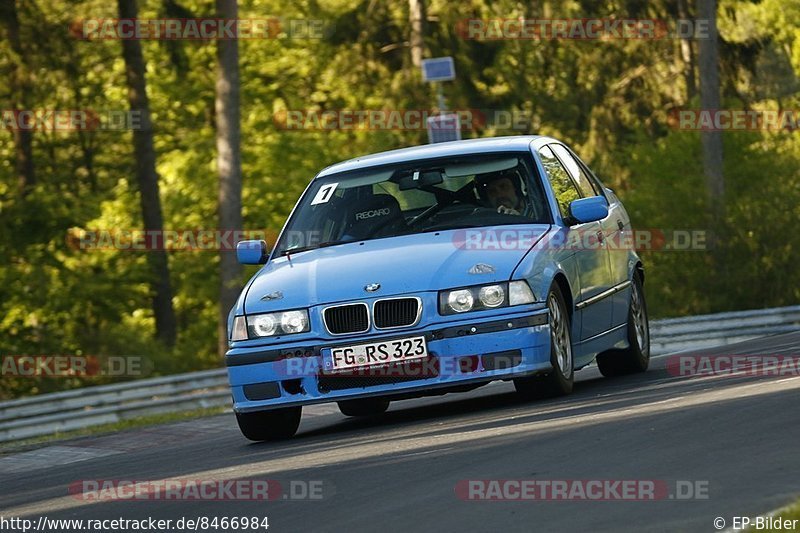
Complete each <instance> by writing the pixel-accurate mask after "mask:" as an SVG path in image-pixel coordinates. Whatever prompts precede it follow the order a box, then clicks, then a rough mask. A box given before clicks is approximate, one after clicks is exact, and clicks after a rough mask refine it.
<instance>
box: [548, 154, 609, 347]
mask: <svg viewBox="0 0 800 533" xmlns="http://www.w3.org/2000/svg"><path fill="white" fill-rule="evenodd" d="M539 157H540V158H541V161H542V165H543V166H544V169H545V172H546V173H547V179H548V181H549V182H550V186H551V188H552V190H553V194H554V195H555V199H556V203H557V204H558V211H559V214H560V215H561V223H562V224H563V225H566V223H565V222H564V221H565V220H569V219H570V212H569V204H570V203H571V202H572V201H573V200H577V199H578V198H581V197H583V196H584V194H583V193H582V192H581V191H580V188H579V187H578V186H577V185H576V183H575V181H574V180H573V178H572V177H571V176H570V174H569V172H568V171H567V170H566V168H565V166H564V165H563V164H562V163H561V161H560V160H559V159H558V158H557V157H556V155H555V153H554V152H553V149H552V148H551V147H550V145H546V146H543V147H542V148H540V149H539ZM566 231H567V236H566V244H565V246H567V247H568V249H570V250H574V252H575V259H576V264H577V266H578V279H579V280H580V292H579V294H580V296H579V298H577V299H576V301H575V308H576V310H577V311H578V312H579V313H580V315H581V334H580V337H581V340H585V339H588V338H591V337H594V336H595V335H599V334H600V333H603V332H605V331H608V330H609V329H611V311H612V303H611V298H608V297H606V294H608V292H609V290H610V289H611V272H610V265H609V260H608V251H607V249H606V247H605V239H604V236H603V229H602V226H601V224H600V223H599V222H589V223H585V224H575V225H572V226H569V227H568V228H567V229H566Z"/></svg>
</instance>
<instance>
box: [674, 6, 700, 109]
mask: <svg viewBox="0 0 800 533" xmlns="http://www.w3.org/2000/svg"><path fill="white" fill-rule="evenodd" d="M687 1H688V0H678V18H679V19H681V20H689V6H688V5H687ZM679 41H680V42H679V45H680V50H681V61H682V62H683V80H684V83H686V102H691V101H692V100H693V99H694V97H695V95H697V81H696V80H695V76H694V68H695V65H694V50H693V49H692V37H691V36H689V35H682V36H681V38H680V40H679Z"/></svg>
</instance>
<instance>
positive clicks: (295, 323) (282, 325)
mask: <svg viewBox="0 0 800 533" xmlns="http://www.w3.org/2000/svg"><path fill="white" fill-rule="evenodd" d="M236 318H239V317H236ZM235 326H236V324H235V319H234V331H235V329H236V327H235ZM310 329H311V328H310V327H309V323H308V311H307V310H305V309H296V310H294V311H279V312H277V313H265V314H262V315H250V316H248V317H247V333H248V336H247V337H245V338H250V339H254V338H259V337H274V336H276V335H290V334H292V333H305V332H306V331H309V330H310ZM231 340H243V339H237V338H232V339H231Z"/></svg>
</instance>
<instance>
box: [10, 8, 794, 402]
mask: <svg viewBox="0 0 800 533" xmlns="http://www.w3.org/2000/svg"><path fill="white" fill-rule="evenodd" d="M139 4H140V16H141V17H142V18H153V17H159V16H175V17H200V16H210V15H213V9H214V6H213V2H211V1H210V0H179V1H172V0H171V1H169V2H164V1H162V0H140V1H139ZM239 4H240V17H241V18H267V17H281V18H282V19H283V20H284V21H288V20H292V19H303V18H313V19H322V20H324V21H326V31H325V35H324V37H323V38H322V39H300V38H279V39H270V40H245V41H242V42H241V43H240V65H241V91H242V102H241V112H242V152H243V153H242V156H243V157H242V159H243V173H244V193H243V194H244V213H243V214H244V220H245V228H244V229H249V230H267V231H269V232H272V233H275V232H277V231H278V230H279V229H280V227H281V225H282V223H283V221H284V220H285V218H286V216H287V214H288V213H289V211H290V210H291V208H292V207H293V205H294V203H295V201H296V199H297V198H298V196H299V194H300V193H301V191H302V190H303V189H304V187H305V186H306V184H307V183H308V180H309V179H310V178H311V177H312V176H313V175H314V174H315V173H316V172H317V171H319V170H320V169H321V168H323V167H325V166H327V165H329V164H331V163H333V162H336V161H340V160H343V159H346V158H349V157H353V156H357V155H361V154H364V153H370V152H375V151H381V150H387V149H392V148H397V147H401V146H408V145H413V144H419V143H424V142H426V134H425V132H424V131H401V130H392V131H375V130H334V131H287V130H285V129H282V128H281V127H280V124H281V122H280V117H281V116H283V114H284V113H285V112H286V111H288V110H304V111H322V110H342V109H353V110H358V109H384V110H393V109H395V110H396V109H400V110H402V109H431V108H432V107H434V102H435V96H434V92H433V89H432V88H431V87H430V86H428V85H425V84H423V83H422V82H421V79H420V75H419V73H418V72H417V71H416V70H415V69H414V68H413V67H412V65H411V60H410V54H409V51H408V47H407V44H406V43H407V41H408V26H409V25H408V10H407V5H406V4H405V3H402V2H401V3H388V2H371V1H367V0H362V1H357V2H355V3H353V2H347V1H344V0H319V1H311V0H301V1H299V2H295V3H291V4H289V3H285V2H277V1H275V0H240V2H239ZM690 4H691V2H690ZM17 5H18V6H19V17H20V32H21V36H22V38H23V44H24V47H25V50H26V51H27V58H28V59H27V60H28V64H26V69H27V71H28V72H29V73H30V74H31V76H32V78H33V81H34V83H33V91H32V94H31V95H29V97H30V100H31V101H32V102H35V107H36V108H37V109H93V110H99V111H108V110H125V109H127V99H126V88H125V80H124V63H123V61H122V58H121V46H120V43H119V42H118V41H114V40H79V39H76V38H75V37H74V35H72V34H71V33H70V27H71V25H72V24H73V23H75V22H76V21H78V20H80V19H83V18H113V17H115V16H116V13H115V6H114V3H113V2H111V3H109V2H104V1H101V0H78V1H66V0H52V1H48V2H43V1H42V0H27V1H25V2H17ZM517 16H526V17H540V18H542V17H548V18H566V17H575V18H588V17H598V16H599V17H607V16H618V17H628V18H660V19H674V18H676V17H677V13H676V7H675V2H672V1H668V0H660V1H656V2H647V3H646V2H640V1H634V0H627V1H617V2H608V1H605V2H583V1H578V0H571V1H568V2H555V1H552V0H550V1H544V2H538V3H536V4H535V5H531V6H528V7H523V5H522V4H520V3H518V2H511V1H508V0H499V1H496V2H489V1H486V0H471V1H470V2H453V1H451V0H429V1H428V2H427V18H428V22H427V29H426V37H425V40H426V47H427V49H428V50H427V52H426V55H428V56H431V57H435V56H439V55H452V56H454V57H455V59H456V69H457V73H458V80H457V82H455V83H448V84H446V86H445V91H446V96H447V99H448V104H449V105H450V107H451V108H455V109H481V110H501V111H511V112H518V113H524V114H525V116H526V117H527V119H526V122H525V123H524V128H523V129H508V128H504V127H500V126H497V125H492V124H487V125H485V126H481V127H478V128H477V129H476V130H475V131H467V132H465V136H466V137H469V136H491V135H504V134H519V133H534V132H536V133H544V134H550V135H554V136H557V137H560V138H562V139H564V140H565V141H567V142H569V143H571V144H572V145H573V146H574V147H575V148H576V151H577V152H578V153H579V154H580V155H581V156H582V157H583V158H584V159H585V160H586V161H587V162H588V163H589V164H590V165H591V166H592V167H593V168H594V169H595V170H596V171H597V173H598V174H599V175H600V176H601V178H602V179H603V180H604V181H605V183H606V184H607V185H609V186H610V187H612V188H614V189H615V190H616V192H617V193H618V194H619V195H620V196H621V197H622V199H623V200H624V201H625V204H626V206H627V207H628V210H629V211H630V213H631V216H632V218H633V221H634V224H635V226H636V227H639V228H659V229H666V230H672V229H701V230H707V229H708V228H709V226H710V219H709V217H708V215H707V213H708V211H709V206H708V205H707V202H706V200H705V185H704V177H703V172H702V164H701V152H700V138H699V135H698V134H696V133H691V132H685V131H679V130H676V129H673V128H672V127H671V125H670V122H669V113H670V111H671V110H673V109H676V108H682V107H683V108H691V107H697V103H696V101H693V100H691V99H690V95H691V94H692V91H691V90H690V88H689V87H687V79H686V77H685V75H684V74H685V70H686V65H685V64H684V62H683V60H682V58H681V53H680V43H679V42H678V41H677V40H674V39H662V40H657V41H653V40H625V39H616V40H608V41H570V40H566V41H565V40H550V41H548V40H545V41H525V40H511V41H478V40H465V39H463V38H462V36H461V35H460V34H459V31H458V29H457V28H458V23H459V22H460V21H463V20H465V19H468V18H513V17H517ZM798 18H800V1H798V0H791V1H789V2H787V1H786V0H763V1H761V2H756V1H748V0H722V1H721V5H720V28H721V32H722V37H723V39H724V41H725V42H724V46H723V65H722V69H721V72H722V76H723V86H724V96H725V98H726V105H727V106H728V107H753V108H757V109H766V108H773V109H775V108H779V107H781V108H789V109H791V108H792V107H793V106H794V107H796V106H797V104H798V98H797V90H798V83H797V76H796V73H797V71H798V69H800V59H798V58H800V38H799V37H800V34H799V33H798V31H800V30H797V27H798V24H797V22H798ZM3 37H4V38H5V36H3ZM143 49H144V56H145V59H146V61H147V65H148V80H147V81H148V93H149V97H150V103H151V110H152V112H153V115H154V124H155V141H156V150H157V152H158V172H159V174H160V177H161V196H162V205H163V210H164V219H165V226H166V228H167V229H213V228H215V227H216V224H217V222H216V212H217V206H216V202H217V178H216V169H215V157H216V146H215V139H214V113H215V112H214V83H215V68H216V56H215V46H214V43H213V42H198V41H172V42H169V41H168V42H156V41H143ZM19 61H20V58H19V57H17V55H16V54H14V53H13V52H12V50H11V48H10V46H9V43H8V41H7V40H2V41H0V74H2V75H3V76H4V78H5V77H7V75H8V73H9V72H11V70H12V69H13V68H14V65H16V64H17V63H18V62H19ZM12 97H13V95H12V94H10V90H8V89H6V88H3V89H0V109H8V108H9V107H11V105H12V104H10V102H12V101H13V98H12ZM797 135H798V133H762V132H754V133H746V132H730V133H726V134H725V178H726V185H727V202H726V219H725V224H724V227H721V228H718V229H716V230H715V235H714V237H715V238H714V241H713V247H712V248H711V249H710V250H709V251H708V252H707V253H705V252H697V251H694V252H692V251H686V252H656V251H654V252H645V253H643V257H644V261H645V266H646V269H647V283H646V287H647V293H648V299H649V305H650V309H651V313H652V314H653V315H654V316H676V315H683V314H691V313H702V312H714V311H725V310H733V309H744V308H755V307H768V306H776V305H787V304H792V303H797V301H798V298H800V294H799V293H798V292H799V291H800V289H798V287H800V283H799V282H800V279H798V272H800V271H798V269H797V268H796V265H797V264H798V260H800V257H798V250H799V249H800V240H799V239H798V238H797V237H796V235H795V232H794V231H793V229H794V222H795V221H796V220H798V218H799V217H798V215H799V214H800V213H798V209H799V208H798V205H800V176H798V168H800V165H799V164H798V163H800V145H798V142H797ZM0 138H2V142H0V356H2V355H6V354H81V353H83V354H98V355H143V356H145V357H147V358H148V359H150V360H152V361H153V362H154V363H155V373H156V374H167V373H172V372H178V371H185V370H191V369H198V368H209V367H214V366H219V364H220V361H219V358H218V356H217V355H216V335H217V331H216V327H217V324H216V320H217V298H218V296H217V293H218V286H219V282H218V272H217V265H218V256H217V254H216V253H215V252H211V251H192V252H174V253H172V254H170V264H169V266H170V271H171V277H172V282H173V286H174V290H175V300H174V305H175V310H176V315H177V319H178V324H179V339H178V343H177V347H176V348H175V349H173V350H167V349H166V348H164V347H163V346H159V345H158V344H157V343H156V342H155V341H154V340H152V339H153V330H154V323H153V322H154V321H153V316H152V311H151V308H150V298H151V294H150V288H149V285H148V276H149V270H148V268H147V264H146V257H145V256H144V254H145V253H146V252H131V251H120V250H104V251H92V250H81V249H80V248H76V247H75V241H74V240H72V239H70V238H68V235H72V234H77V233H76V232H77V229H86V230H91V229H105V230H114V229H117V230H119V229H135V228H140V227H141V215H140V206H139V197H138V192H137V190H136V180H135V178H134V176H133V168H134V167H133V162H132V146H131V142H132V136H131V134H130V132H129V131H80V132H52V131H37V132H36V133H35V134H34V155H35V165H36V176H37V185H36V187H35V188H34V190H33V191H32V192H31V193H30V194H28V195H27V196H24V197H23V196H22V195H21V194H20V193H19V192H18V190H17V179H16V176H15V173H14V160H15V154H14V143H13V138H12V135H11V133H10V132H6V131H3V132H0ZM252 272H253V271H252V270H251V269H250V270H248V271H247V275H251V274H252ZM245 281H246V280H245V279H242V283H244V282H245ZM81 384H82V383H81V382H80V380H71V381H68V380H50V381H47V380H40V381H30V380H22V379H10V378H7V377H3V378H2V384H1V385H0V398H2V397H12V396H16V395H20V394H32V393H39V392H46V391H50V390H57V389H60V388H68V387H74V386H80V385H81Z"/></svg>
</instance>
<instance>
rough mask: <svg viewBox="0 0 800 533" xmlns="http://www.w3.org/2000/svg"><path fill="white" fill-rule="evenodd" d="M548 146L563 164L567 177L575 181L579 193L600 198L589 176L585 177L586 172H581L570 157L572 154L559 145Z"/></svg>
mask: <svg viewBox="0 0 800 533" xmlns="http://www.w3.org/2000/svg"><path fill="white" fill-rule="evenodd" d="M549 146H550V147H551V148H552V149H553V152H555V153H556V155H557V156H558V158H559V159H560V160H561V162H562V163H563V164H564V166H565V167H566V169H567V172H569V175H570V176H572V179H574V180H575V183H577V184H578V188H579V189H580V190H581V193H583V195H584V196H586V197H589V196H602V194H603V193H601V192H600V191H599V190H597V188H596V186H595V184H594V183H593V182H592V180H591V179H589V176H587V175H586V172H584V171H583V169H582V168H581V166H580V165H579V164H578V162H577V161H575V158H574V157H572V154H571V153H569V150H567V149H566V148H564V147H563V146H562V145H560V144H551V145H549Z"/></svg>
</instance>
